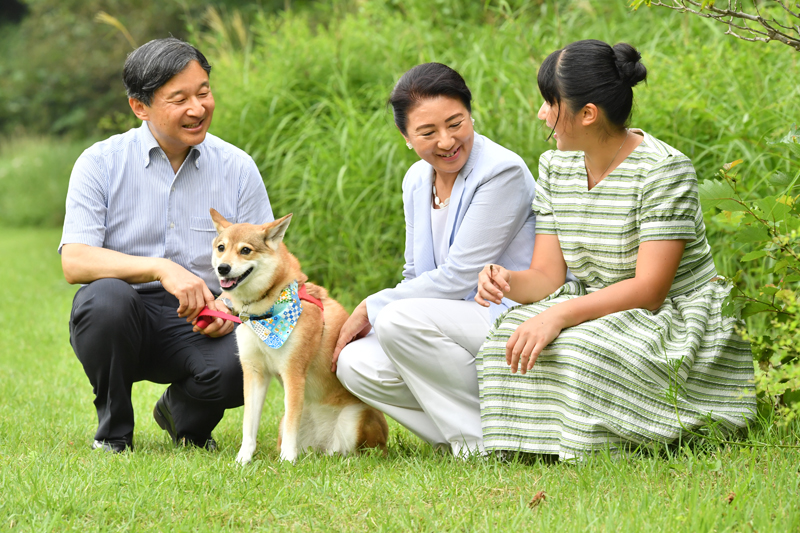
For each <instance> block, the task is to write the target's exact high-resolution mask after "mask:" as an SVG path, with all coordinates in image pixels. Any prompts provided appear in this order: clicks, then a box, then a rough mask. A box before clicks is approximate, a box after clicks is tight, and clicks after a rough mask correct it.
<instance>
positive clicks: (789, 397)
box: [782, 389, 800, 405]
mask: <svg viewBox="0 0 800 533" xmlns="http://www.w3.org/2000/svg"><path fill="white" fill-rule="evenodd" d="M782 399H783V403H785V404H786V405H792V404H795V403H797V402H800V390H789V389H787V390H786V392H784V393H783V397H782Z"/></svg>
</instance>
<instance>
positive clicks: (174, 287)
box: [157, 259, 230, 333]
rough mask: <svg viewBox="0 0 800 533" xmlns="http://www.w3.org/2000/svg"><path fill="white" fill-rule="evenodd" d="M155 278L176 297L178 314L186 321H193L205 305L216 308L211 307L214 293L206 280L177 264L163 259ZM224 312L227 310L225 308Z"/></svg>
mask: <svg viewBox="0 0 800 533" xmlns="http://www.w3.org/2000/svg"><path fill="white" fill-rule="evenodd" d="M157 279H158V281H160V282H161V285H162V286H163V287H164V289H165V290H166V291H167V292H168V293H170V294H172V295H173V296H175V297H176V298H177V299H178V301H179V302H180V305H179V306H178V316H180V317H186V321H187V322H194V320H195V319H196V318H197V315H198V314H200V311H202V310H203V307H205V306H209V308H211V309H216V307H211V306H212V305H215V304H214V295H213V294H211V291H210V290H208V286H206V282H205V281H203V280H202V279H201V278H199V277H197V276H195V275H194V274H192V273H191V272H189V271H188V270H186V269H185V268H183V267H182V266H180V265H179V264H177V263H173V262H172V261H170V260H168V259H164V260H163V262H162V263H161V264H160V268H159V269H158V278H157ZM225 312H226V313H227V312H228V311H227V309H225ZM219 320H221V319H219ZM209 327H211V326H209ZM206 330H208V328H206ZM228 333H230V332H228Z"/></svg>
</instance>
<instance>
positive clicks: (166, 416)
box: [153, 392, 217, 452]
mask: <svg viewBox="0 0 800 533" xmlns="http://www.w3.org/2000/svg"><path fill="white" fill-rule="evenodd" d="M165 395H166V392H165V393H164V394H162V395H161V398H159V399H158V401H157V402H156V405H155V407H153V418H155V419H156V423H157V424H158V425H159V427H160V428H161V429H163V430H164V431H166V432H167V433H169V436H170V438H171V439H172V443H173V444H175V446H183V447H186V446H197V447H198V448H204V449H206V450H208V451H210V452H214V451H216V450H217V441H215V440H214V439H213V438H212V437H211V436H210V435H209V436H208V437H207V438H205V439H196V438H193V437H187V436H183V437H178V432H177V430H176V429H175V421H174V420H173V419H172V413H171V412H170V410H169V407H168V406H167V401H166V400H165V399H164V396H165Z"/></svg>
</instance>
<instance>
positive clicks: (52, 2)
mask: <svg viewBox="0 0 800 533" xmlns="http://www.w3.org/2000/svg"><path fill="white" fill-rule="evenodd" d="M23 3H24V4H25V7H26V12H27V13H26V16H25V17H24V18H23V19H22V20H21V21H20V22H19V23H18V24H14V25H12V24H6V25H4V27H3V31H2V36H0V57H2V60H1V61H0V134H2V133H5V134H11V133H16V134H19V133H28V134H41V133H44V134H52V133H55V134H62V133H67V132H71V133H77V134H79V135H86V134H91V133H96V132H97V131H98V129H101V130H102V129H103V128H102V124H104V123H105V124H109V119H111V121H112V122H114V120H115V117H120V116H123V117H127V116H128V115H129V114H130V113H129V110H128V106H127V102H126V100H125V93H124V89H123V86H122V82H121V75H122V65H123V63H124V62H125V58H126V57H127V55H128V54H129V53H130V52H131V50H132V49H133V46H134V45H141V44H143V43H145V42H147V41H149V40H151V39H156V38H161V37H168V36H170V35H172V36H174V37H178V38H182V39H187V38H188V37H189V36H190V35H191V33H192V30H193V29H197V26H198V25H202V22H199V21H201V20H202V16H203V14H204V13H205V11H206V10H207V9H208V7H209V6H217V7H220V8H222V9H226V8H231V9H232V8H235V9H240V10H242V11H243V12H245V13H247V12H252V11H255V10H257V9H264V10H276V9H281V8H284V7H287V6H291V5H292V2H291V1H289V0H261V1H255V2H252V1H251V2H246V1H245V0H199V1H192V2H190V1H189V0H23ZM101 13H104V14H105V15H100V16H98V14H101ZM126 33H127V35H126ZM108 129H115V130H116V129H118V128H116V127H110V128H108Z"/></svg>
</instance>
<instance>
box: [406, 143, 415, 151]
mask: <svg viewBox="0 0 800 533" xmlns="http://www.w3.org/2000/svg"><path fill="white" fill-rule="evenodd" d="M406 146H407V147H408V149H409V150H411V149H412V148H414V147H413V146H411V143H410V142H408V141H406Z"/></svg>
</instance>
